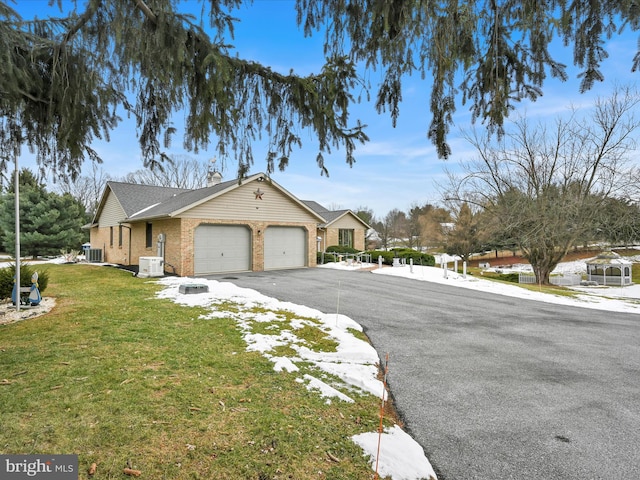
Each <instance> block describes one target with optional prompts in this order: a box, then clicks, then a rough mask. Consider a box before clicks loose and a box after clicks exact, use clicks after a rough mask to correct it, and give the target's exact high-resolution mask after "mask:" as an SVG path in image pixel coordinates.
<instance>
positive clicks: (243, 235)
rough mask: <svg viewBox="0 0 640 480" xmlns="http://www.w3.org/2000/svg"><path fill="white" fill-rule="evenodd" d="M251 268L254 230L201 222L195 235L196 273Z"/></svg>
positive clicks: (242, 270)
mask: <svg viewBox="0 0 640 480" xmlns="http://www.w3.org/2000/svg"><path fill="white" fill-rule="evenodd" d="M248 270H251V232H250V231H249V229H248V228H247V227H245V226H239V225H200V226H199V227H198V228H196V231H195V236H194V273H195V274H196V275H204V274H208V273H222V272H244V271H248Z"/></svg>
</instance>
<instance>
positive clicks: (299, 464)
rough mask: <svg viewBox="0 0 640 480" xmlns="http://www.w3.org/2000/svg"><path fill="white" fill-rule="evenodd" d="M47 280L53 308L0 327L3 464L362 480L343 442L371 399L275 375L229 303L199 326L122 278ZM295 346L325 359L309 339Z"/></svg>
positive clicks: (147, 285)
mask: <svg viewBox="0 0 640 480" xmlns="http://www.w3.org/2000/svg"><path fill="white" fill-rule="evenodd" d="M49 274H50V280H49V289H48V290H47V294H48V296H52V297H55V298H56V302H57V303H56V307H55V309H54V310H53V311H52V312H51V313H49V314H48V315H45V316H42V317H37V318H33V319H28V320H25V321H22V322H19V323H14V324H10V325H5V326H1V327H0V372H1V373H0V380H2V379H6V382H3V383H2V385H0V419H1V420H0V423H1V425H2V428H0V450H1V451H2V452H3V453H5V454H13V453H15V454H29V453H59V454H62V453H76V454H78V455H79V458H80V477H81V478H86V475H85V472H86V469H87V468H88V467H89V465H91V463H93V462H96V463H97V464H98V473H97V475H96V477H95V478H122V470H123V468H124V467H125V465H126V464H127V462H128V461H130V462H131V463H132V465H133V466H134V467H135V468H137V469H139V470H141V471H142V472H143V475H144V477H145V478H152V479H172V480H175V479H177V480H181V479H199V478H202V479H205V478H206V479H209V478H215V479H266V478H282V479H285V478H293V479H307V478H331V479H362V478H371V477H372V471H371V468H370V466H369V465H368V462H367V459H366V458H364V457H363V455H362V451H361V450H360V448H359V447H357V446H356V445H355V444H354V443H353V442H351V440H350V437H351V436H352V435H355V434H357V433H362V432H367V431H375V430H376V429H377V426H378V421H379V420H378V418H377V409H378V399H377V398H375V397H372V396H368V395H360V396H357V397H354V398H355V400H356V402H355V403H353V404H347V403H344V402H339V401H333V402H332V403H331V404H326V403H325V399H323V398H321V397H320V396H319V395H317V393H314V392H309V391H308V390H307V389H306V388H304V387H303V386H302V385H301V384H299V383H297V382H296V375H295V374H288V373H282V372H281V373H278V372H275V371H274V370H273V364H272V363H271V362H270V361H269V360H267V359H266V358H264V357H263V356H262V355H260V354H259V353H256V352H247V351H246V345H245V343H244V341H243V339H242V332H241V329H240V328H239V327H238V325H237V322H236V321H235V320H233V312H234V306H233V305H228V306H227V307H228V308H229V311H230V314H229V317H228V318H225V317H224V316H221V318H216V319H212V320H205V319H201V318H200V316H201V315H203V314H205V313H206V311H205V310H204V309H202V308H193V307H185V306H180V305H177V304H175V303H173V302H171V301H170V300H159V299H156V298H155V294H156V292H157V291H158V290H159V289H160V287H159V286H158V285H156V284H155V283H153V282H150V281H145V280H143V279H139V278H134V277H132V276H131V274H129V273H128V272H124V271H121V270H117V269H111V268H107V267H98V266H87V265H82V266H80V265H52V266H50V267H49ZM216 308H217V310H218V315H219V314H220V312H221V309H222V308H223V307H222V306H217V307H216ZM278 324H279V322H277V321H273V322H268V324H267V325H266V326H265V328H267V327H269V326H274V325H276V326H277V325H278ZM314 329H315V330H316V332H312V330H314ZM296 335H299V336H300V337H301V338H303V339H304V341H305V342H307V343H309V344H310V345H313V346H314V348H318V349H330V348H331V339H330V338H325V337H327V335H326V334H325V333H324V332H322V331H321V330H320V329H319V328H315V327H312V326H310V325H307V326H303V327H302V328H300V329H297V330H296ZM278 348H280V349H283V350H284V349H286V348H287V347H278ZM288 348H290V347H288ZM333 348H335V347H333ZM281 353H287V352H284V351H283V352H281ZM329 452H330V453H331V455H333V456H335V457H338V458H339V459H341V462H340V463H335V462H332V461H330V459H329V455H328V453H329Z"/></svg>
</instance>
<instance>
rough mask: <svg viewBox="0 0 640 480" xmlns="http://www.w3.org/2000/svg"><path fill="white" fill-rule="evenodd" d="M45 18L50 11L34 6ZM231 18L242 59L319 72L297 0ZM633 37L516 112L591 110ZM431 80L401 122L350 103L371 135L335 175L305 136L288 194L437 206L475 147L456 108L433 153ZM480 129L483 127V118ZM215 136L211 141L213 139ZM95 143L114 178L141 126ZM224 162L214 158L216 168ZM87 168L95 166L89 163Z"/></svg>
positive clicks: (331, 163) (315, 47) (340, 160)
mask: <svg viewBox="0 0 640 480" xmlns="http://www.w3.org/2000/svg"><path fill="white" fill-rule="evenodd" d="M46 4H47V2H46V1H45V0H20V2H19V4H18V5H17V6H16V7H15V8H16V9H17V10H18V11H20V12H21V13H22V14H23V15H24V16H25V17H28V16H29V13H28V12H29V11H33V10H34V7H36V6H37V7H45V8H46ZM38 9H39V10H40V12H39V15H40V16H43V11H45V9H44V8H38ZM235 16H237V17H239V18H240V20H241V21H240V22H238V23H237V25H236V27H235V40H234V41H233V42H232V44H233V45H234V46H235V47H236V51H237V53H238V54H239V56H240V57H242V58H245V59H250V60H255V61H258V62H260V63H263V64H266V65H269V66H271V67H272V68H273V69H274V70H277V71H281V72H283V73H288V72H289V70H290V69H294V71H295V72H296V73H298V74H301V75H305V74H308V73H313V72H318V71H319V70H320V68H321V66H322V64H323V60H324V57H323V35H322V34H321V33H317V34H316V35H314V36H313V37H311V38H305V37H304V35H303V33H302V31H301V30H300V29H298V27H297V25H296V18H295V9H294V2H293V0H256V1H255V2H254V3H253V5H251V6H246V7H242V8H241V9H240V10H239V11H238V12H236V13H235ZM637 38H638V37H637V34H634V33H632V32H627V33H626V34H625V35H623V36H622V37H615V38H614V39H612V40H611V41H610V42H608V43H607V45H606V49H607V50H608V52H609V54H610V56H609V59H607V60H606V61H605V63H604V64H603V67H602V70H603V72H604V74H605V76H606V79H605V81H604V82H603V83H601V84H597V85H596V86H595V87H594V89H593V90H592V91H591V92H588V93H587V94H582V95H581V94H580V93H579V91H578V85H579V80H578V79H577V78H576V77H577V71H576V70H575V69H572V68H569V70H568V73H569V76H570V78H569V80H568V81H567V82H559V81H556V80H553V79H551V78H549V79H548V80H547V83H546V85H545V87H544V96H543V97H542V98H540V99H539V100H538V101H537V102H535V103H530V102H524V103H522V105H521V106H520V107H519V108H518V110H517V112H516V113H517V114H521V115H525V114H526V115H527V117H535V118H539V119H543V120H544V119H549V120H551V119H553V118H555V117H556V116H557V115H561V114H563V113H564V112H566V111H567V108H568V107H569V105H574V106H585V107H587V106H589V105H590V104H592V103H593V100H594V99H595V98H596V97H597V96H606V95H608V94H609V93H610V92H611V90H612V89H613V87H614V84H615V83H616V82H618V83H623V84H627V83H630V82H635V81H636V78H637V75H638V74H637V73H636V74H633V73H631V59H632V58H633V55H634V54H635V52H636V49H637ZM557 53H558V58H557V59H559V60H562V61H564V63H566V64H568V65H569V64H570V63H571V51H570V50H568V49H564V48H562V46H561V44H560V42H558V49H557ZM379 75H380V74H379V72H373V73H371V74H370V79H371V83H372V84H373V85H374V87H375V84H376V77H377V76H379ZM430 88H431V85H430V82H429V81H428V79H427V80H421V79H420V78H419V77H418V76H416V77H414V78H407V79H406V80H405V81H404V83H403V103H402V104H401V107H400V118H399V121H398V124H397V126H396V128H393V127H392V124H391V119H390V117H389V116H388V115H385V114H382V115H379V114H377V113H376V111H375V108H374V106H373V103H365V104H360V105H356V106H354V108H353V110H352V114H351V115H352V119H353V121H354V122H355V120H356V119H360V120H361V121H362V123H364V124H367V125H368V128H367V134H368V135H369V138H370V141H369V142H368V143H367V144H365V145H360V146H358V148H357V150H356V154H355V156H356V159H357V162H356V163H355V164H354V166H353V167H351V168H350V167H349V166H348V165H347V164H346V163H345V161H344V151H339V150H338V151H335V152H334V154H333V155H331V156H325V160H326V166H327V168H328V169H329V174H330V175H329V177H326V176H321V175H320V171H319V169H318V167H317V165H316V163H315V156H316V149H315V145H316V142H315V141H314V139H313V138H311V137H308V140H305V138H304V137H303V142H304V146H303V148H302V149H301V150H299V151H294V154H293V155H292V157H291V159H290V162H289V167H288V168H287V170H286V171H285V172H284V173H283V172H279V171H277V172H275V173H274V174H273V175H272V178H273V179H274V180H275V181H276V182H278V183H279V184H280V185H281V186H283V187H284V188H286V189H287V190H289V191H290V192H291V193H293V194H294V195H296V196H297V197H299V198H302V199H305V200H307V199H309V200H315V201H317V202H319V203H321V204H323V205H325V206H328V207H329V206H332V207H338V208H351V209H354V210H355V209H357V208H359V207H367V208H369V209H371V210H373V212H374V214H375V216H376V217H377V218H382V217H384V215H385V214H386V213H387V212H388V211H390V210H392V209H396V208H397V209H399V210H403V211H408V210H409V208H410V207H411V206H412V205H414V204H417V205H423V204H425V203H433V204H437V203H439V202H440V194H439V192H438V189H437V186H436V184H437V182H438V181H441V180H443V179H444V168H445V167H446V168H449V169H452V170H455V169H456V165H457V162H458V161H460V160H465V159H469V158H472V157H473V156H474V151H473V149H472V148H471V147H470V145H468V144H467V143H466V142H465V141H464V140H462V139H461V137H460V133H459V132H460V129H461V128H466V129H468V128H470V115H469V112H468V106H464V107H463V106H461V105H458V113H457V115H456V116H455V122H456V124H455V125H454V126H453V127H452V128H451V134H450V138H449V141H450V145H451V147H452V149H453V155H452V157H451V158H450V159H449V160H440V159H438V157H437V155H436V153H435V149H434V147H433V146H432V144H431V142H430V141H429V140H428V138H427V136H426V132H427V128H428V126H429V123H430V115H429V109H428V105H429V92H430ZM183 118H184V117H183V116H182V115H181V114H180V113H178V114H176V116H175V118H174V124H175V126H176V127H177V128H180V126H181V125H182V124H183ZM476 127H478V128H482V126H481V125H479V124H477V125H476ZM173 143H174V146H173V148H172V149H170V150H168V153H169V154H187V155H190V156H191V157H193V158H197V159H199V160H208V159H210V158H211V157H213V156H214V151H213V148H211V150H210V152H206V151H201V152H199V154H197V155H195V154H192V153H188V152H185V151H184V150H182V149H181V148H180V147H181V145H182V141H181V139H180V138H179V137H176V138H175V141H174V142H173ZM214 144H215V141H212V145H214ZM93 147H94V148H95V149H96V150H97V151H98V152H99V154H100V156H101V157H102V159H103V160H104V164H103V167H102V168H103V169H104V170H105V171H106V172H109V174H111V175H113V176H121V175H124V174H126V173H128V172H131V171H134V170H137V169H139V168H142V162H141V159H140V153H139V148H138V144H137V140H136V137H135V126H134V125H133V123H132V122H124V123H123V124H122V125H121V126H120V128H118V129H117V130H115V131H114V132H113V134H112V136H111V142H109V143H106V142H96V143H94V145H93ZM263 152H264V150H263V149H261V147H260V146H256V148H255V151H254V157H255V159H256V161H255V165H254V168H253V170H252V172H253V173H255V172H259V171H264V170H265V169H266V164H265V162H264V160H262V159H263V158H264V154H263ZM220 163H222V159H219V160H218V164H220ZM20 164H21V166H23V167H24V166H26V167H29V166H32V165H34V164H33V159H32V157H31V156H30V155H28V153H27V152H26V149H24V151H23V156H22V157H21V159H20ZM236 166H237V165H236V163H235V161H234V160H233V159H226V160H225V168H224V170H223V172H222V173H223V175H224V177H225V179H231V178H235V172H236ZM85 168H86V170H87V172H90V169H89V168H88V166H87V167H85Z"/></svg>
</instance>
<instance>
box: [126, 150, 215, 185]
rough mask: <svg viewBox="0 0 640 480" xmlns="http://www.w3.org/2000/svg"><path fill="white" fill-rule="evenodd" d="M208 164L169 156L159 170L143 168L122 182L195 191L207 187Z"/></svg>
mask: <svg viewBox="0 0 640 480" xmlns="http://www.w3.org/2000/svg"><path fill="white" fill-rule="evenodd" d="M209 168H210V164H209V162H204V161H200V160H196V159H194V158H191V157H189V156H188V155H171V156H170V157H169V159H168V160H166V161H165V162H164V163H163V164H162V166H161V168H153V169H151V168H144V169H140V170H136V171H135V172H131V173H128V174H127V175H125V176H124V178H123V180H124V181H126V182H129V183H140V184H143V185H157V186H160V187H174V188H187V189H196V188H202V187H206V186H207V173H208V171H209Z"/></svg>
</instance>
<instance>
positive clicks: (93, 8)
mask: <svg viewBox="0 0 640 480" xmlns="http://www.w3.org/2000/svg"><path fill="white" fill-rule="evenodd" d="M101 5H102V0H96V1H95V2H91V3H90V4H89V6H87V10H86V11H85V12H84V13H83V14H82V15H81V16H80V18H79V19H78V21H77V22H76V24H75V25H73V26H72V27H71V28H70V29H69V31H67V33H66V34H65V35H64V39H63V40H62V44H63V45H64V44H66V43H68V42H69V40H71V38H73V36H74V35H75V34H76V33H78V32H79V31H80V29H81V28H82V27H84V26H85V25H86V24H87V22H88V21H89V20H91V17H93V15H94V14H95V13H96V12H97V11H98V9H99V8H100V6H101Z"/></svg>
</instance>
